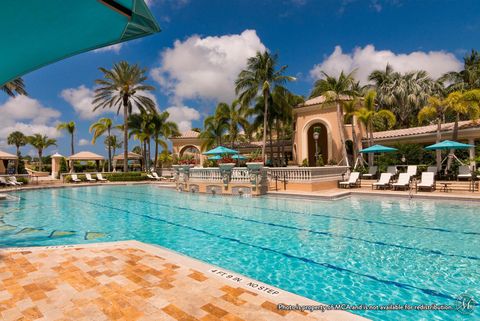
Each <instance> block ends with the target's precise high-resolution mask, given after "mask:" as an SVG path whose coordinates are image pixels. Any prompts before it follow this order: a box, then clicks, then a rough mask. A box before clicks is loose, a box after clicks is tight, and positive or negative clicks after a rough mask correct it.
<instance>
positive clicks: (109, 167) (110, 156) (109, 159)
mask: <svg viewBox="0 0 480 321" xmlns="http://www.w3.org/2000/svg"><path fill="white" fill-rule="evenodd" d="M107 131H108V171H109V172H111V171H112V142H111V138H110V127H108V128H107Z"/></svg>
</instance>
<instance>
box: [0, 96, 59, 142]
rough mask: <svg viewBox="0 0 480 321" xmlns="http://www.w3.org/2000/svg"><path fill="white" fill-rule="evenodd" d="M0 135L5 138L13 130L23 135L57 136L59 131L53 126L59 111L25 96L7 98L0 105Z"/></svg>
mask: <svg viewBox="0 0 480 321" xmlns="http://www.w3.org/2000/svg"><path fill="white" fill-rule="evenodd" d="M0 115H1V117H0V137H1V138H6V137H7V136H8V135H9V134H10V133H11V132H13V131H16V130H18V131H21V132H23V133H24V134H25V135H32V134H37V133H38V134H42V135H47V136H49V137H58V136H60V133H59V132H58V131H57V129H56V127H55V126H54V125H55V123H56V122H57V121H58V118H59V117H60V112H59V111H57V110H55V109H53V108H50V107H45V106H43V105H42V104H41V103H40V102H39V101H38V100H36V99H33V98H31V97H27V96H22V95H19V96H16V97H14V98H9V99H8V100H7V101H6V102H5V103H4V104H2V105H0Z"/></svg>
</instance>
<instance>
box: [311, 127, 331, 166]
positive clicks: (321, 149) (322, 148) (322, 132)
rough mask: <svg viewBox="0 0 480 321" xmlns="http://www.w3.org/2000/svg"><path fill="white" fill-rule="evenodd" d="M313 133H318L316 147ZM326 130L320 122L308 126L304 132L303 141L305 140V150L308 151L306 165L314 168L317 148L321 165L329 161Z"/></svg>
mask: <svg viewBox="0 0 480 321" xmlns="http://www.w3.org/2000/svg"><path fill="white" fill-rule="evenodd" d="M314 132H318V133H319V138H318V146H317V145H316V142H315V139H314V138H313V136H314ZM328 136H329V135H328V129H327V126H325V125H324V124H323V123H321V122H314V123H312V124H311V125H310V127H309V128H308V130H307V132H306V137H305V139H306V140H307V150H308V158H307V159H308V164H309V166H316V157H315V153H316V151H317V147H318V154H319V155H320V154H321V156H322V159H323V163H324V164H327V163H328V161H329V159H330V156H331V155H330V154H329V141H328V138H329V137H328Z"/></svg>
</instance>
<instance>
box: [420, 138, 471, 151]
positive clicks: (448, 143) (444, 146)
mask: <svg viewBox="0 0 480 321" xmlns="http://www.w3.org/2000/svg"><path fill="white" fill-rule="evenodd" d="M472 147H475V146H473V145H470V144H463V143H459V142H455V141H452V140H444V141H443V142H440V143H437V144H433V145H430V146H427V147H425V149H426V150H437V149H440V150H448V149H469V148H472Z"/></svg>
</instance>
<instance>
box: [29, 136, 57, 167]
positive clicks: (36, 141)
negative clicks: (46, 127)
mask: <svg viewBox="0 0 480 321" xmlns="http://www.w3.org/2000/svg"><path fill="white" fill-rule="evenodd" d="M27 141H28V143H29V144H30V145H32V146H33V147H34V148H35V149H36V150H37V152H38V160H39V162H40V163H39V169H40V171H42V169H43V161H42V157H43V150H44V149H46V148H48V147H50V146H53V145H57V140H56V139H53V138H48V137H47V135H41V134H33V135H32V136H28V137H27Z"/></svg>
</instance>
